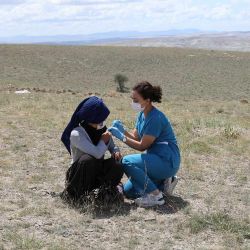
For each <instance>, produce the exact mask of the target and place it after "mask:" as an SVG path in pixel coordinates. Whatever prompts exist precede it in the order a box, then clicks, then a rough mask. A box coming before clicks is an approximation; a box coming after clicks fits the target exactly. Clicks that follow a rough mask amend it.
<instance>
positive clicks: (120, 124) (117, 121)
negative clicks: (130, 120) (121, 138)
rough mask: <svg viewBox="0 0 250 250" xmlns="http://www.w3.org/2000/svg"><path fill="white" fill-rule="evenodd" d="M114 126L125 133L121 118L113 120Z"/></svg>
mask: <svg viewBox="0 0 250 250" xmlns="http://www.w3.org/2000/svg"><path fill="white" fill-rule="evenodd" d="M112 127H115V128H118V129H119V131H120V132H122V133H123V134H124V133H125V129H124V126H123V124H122V122H121V121H120V120H114V121H113V122H112Z"/></svg>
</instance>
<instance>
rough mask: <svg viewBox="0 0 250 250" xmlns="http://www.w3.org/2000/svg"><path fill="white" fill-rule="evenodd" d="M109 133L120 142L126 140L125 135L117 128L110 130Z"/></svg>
mask: <svg viewBox="0 0 250 250" xmlns="http://www.w3.org/2000/svg"><path fill="white" fill-rule="evenodd" d="M108 131H109V132H110V133H111V134H112V135H113V136H114V137H116V138H117V139H119V140H121V141H122V140H123V138H124V134H123V133H122V132H121V131H120V130H119V129H118V128H115V127H111V128H109V129H108Z"/></svg>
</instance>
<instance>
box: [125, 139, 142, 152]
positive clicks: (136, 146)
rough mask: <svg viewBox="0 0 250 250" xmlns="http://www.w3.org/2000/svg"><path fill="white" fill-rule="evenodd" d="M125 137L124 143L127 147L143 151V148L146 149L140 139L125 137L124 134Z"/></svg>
mask: <svg viewBox="0 0 250 250" xmlns="http://www.w3.org/2000/svg"><path fill="white" fill-rule="evenodd" d="M126 138H127V140H126V142H125V143H126V144H127V145H128V146H129V147H131V148H133V149H135V150H138V151H144V150H146V148H144V147H143V145H142V143H141V141H137V140H134V139H132V138H129V137H127V136H126Z"/></svg>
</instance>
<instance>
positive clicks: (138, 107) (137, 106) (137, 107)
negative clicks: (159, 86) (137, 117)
mask: <svg viewBox="0 0 250 250" xmlns="http://www.w3.org/2000/svg"><path fill="white" fill-rule="evenodd" d="M131 107H132V109H133V110H135V111H137V112H141V111H143V110H144V109H145V107H144V108H143V107H142V106H141V104H140V103H138V102H132V103H131Z"/></svg>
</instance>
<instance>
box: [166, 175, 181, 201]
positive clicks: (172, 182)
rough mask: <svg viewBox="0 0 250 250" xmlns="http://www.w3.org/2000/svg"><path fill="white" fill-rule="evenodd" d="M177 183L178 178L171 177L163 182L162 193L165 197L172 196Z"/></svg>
mask: <svg viewBox="0 0 250 250" xmlns="http://www.w3.org/2000/svg"><path fill="white" fill-rule="evenodd" d="M178 181H179V178H178V177H177V176H173V177H170V178H167V179H166V180H165V181H164V189H163V193H164V194H165V195H170V196H171V195H173V191H174V188H175V186H176V185H177V182H178Z"/></svg>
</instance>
